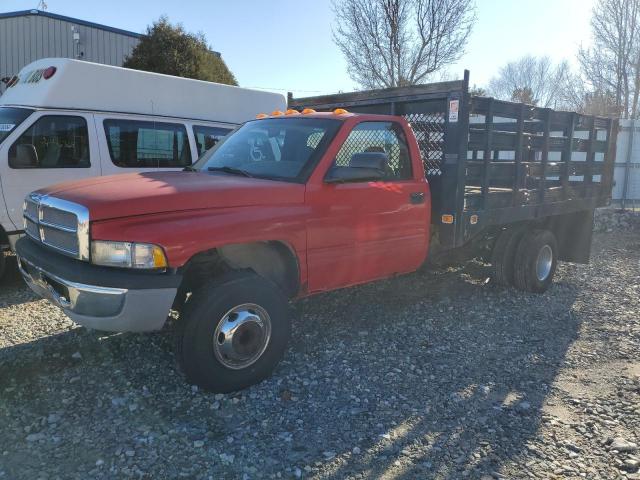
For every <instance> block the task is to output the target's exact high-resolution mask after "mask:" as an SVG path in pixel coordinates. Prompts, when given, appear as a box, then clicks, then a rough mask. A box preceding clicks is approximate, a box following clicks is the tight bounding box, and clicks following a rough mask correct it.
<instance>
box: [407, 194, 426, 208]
mask: <svg viewBox="0 0 640 480" xmlns="http://www.w3.org/2000/svg"><path fill="white" fill-rule="evenodd" d="M409 200H410V201H411V203H412V204H413V205H419V204H421V203H424V192H413V193H412V194H410V195H409Z"/></svg>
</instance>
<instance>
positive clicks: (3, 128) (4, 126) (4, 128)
mask: <svg viewBox="0 0 640 480" xmlns="http://www.w3.org/2000/svg"><path fill="white" fill-rule="evenodd" d="M15 126H16V124H15V123H0V132H10V131H11V130H12V129H13V127H15Z"/></svg>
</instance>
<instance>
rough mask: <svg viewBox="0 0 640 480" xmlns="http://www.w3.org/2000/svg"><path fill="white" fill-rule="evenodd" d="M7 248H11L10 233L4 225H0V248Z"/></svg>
mask: <svg viewBox="0 0 640 480" xmlns="http://www.w3.org/2000/svg"><path fill="white" fill-rule="evenodd" d="M7 248H9V235H7V232H6V231H5V229H4V227H3V226H2V225H0V250H5V249H7Z"/></svg>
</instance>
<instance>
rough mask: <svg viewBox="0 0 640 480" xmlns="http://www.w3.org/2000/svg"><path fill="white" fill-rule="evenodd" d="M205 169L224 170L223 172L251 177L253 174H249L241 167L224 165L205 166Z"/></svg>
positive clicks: (212, 170)
mask: <svg viewBox="0 0 640 480" xmlns="http://www.w3.org/2000/svg"><path fill="white" fill-rule="evenodd" d="M207 170H208V171H210V172H224V173H230V174H232V175H242V176H243V177H249V178H253V175H251V174H250V173H249V172H247V171H246V170H242V169H241V168H233V167H227V166H225V167H209V168H207Z"/></svg>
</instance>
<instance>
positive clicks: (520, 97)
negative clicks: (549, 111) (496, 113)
mask: <svg viewBox="0 0 640 480" xmlns="http://www.w3.org/2000/svg"><path fill="white" fill-rule="evenodd" d="M569 78H570V68H569V64H568V63H567V62H566V61H563V62H560V63H559V64H557V65H554V63H553V62H552V61H551V59H550V58H549V57H533V56H531V55H527V56H524V57H522V58H520V59H518V60H516V61H513V62H509V63H507V64H506V65H505V66H503V67H502V68H501V69H500V71H499V73H498V75H497V76H496V77H494V78H492V79H491V81H490V82H489V87H488V90H489V94H490V95H492V96H494V97H496V98H500V99H503V100H511V101H518V102H524V103H531V104H534V105H538V106H540V107H553V108H565V107H566V105H565V104H566V102H565V99H566V89H567V87H568V81H569Z"/></svg>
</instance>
